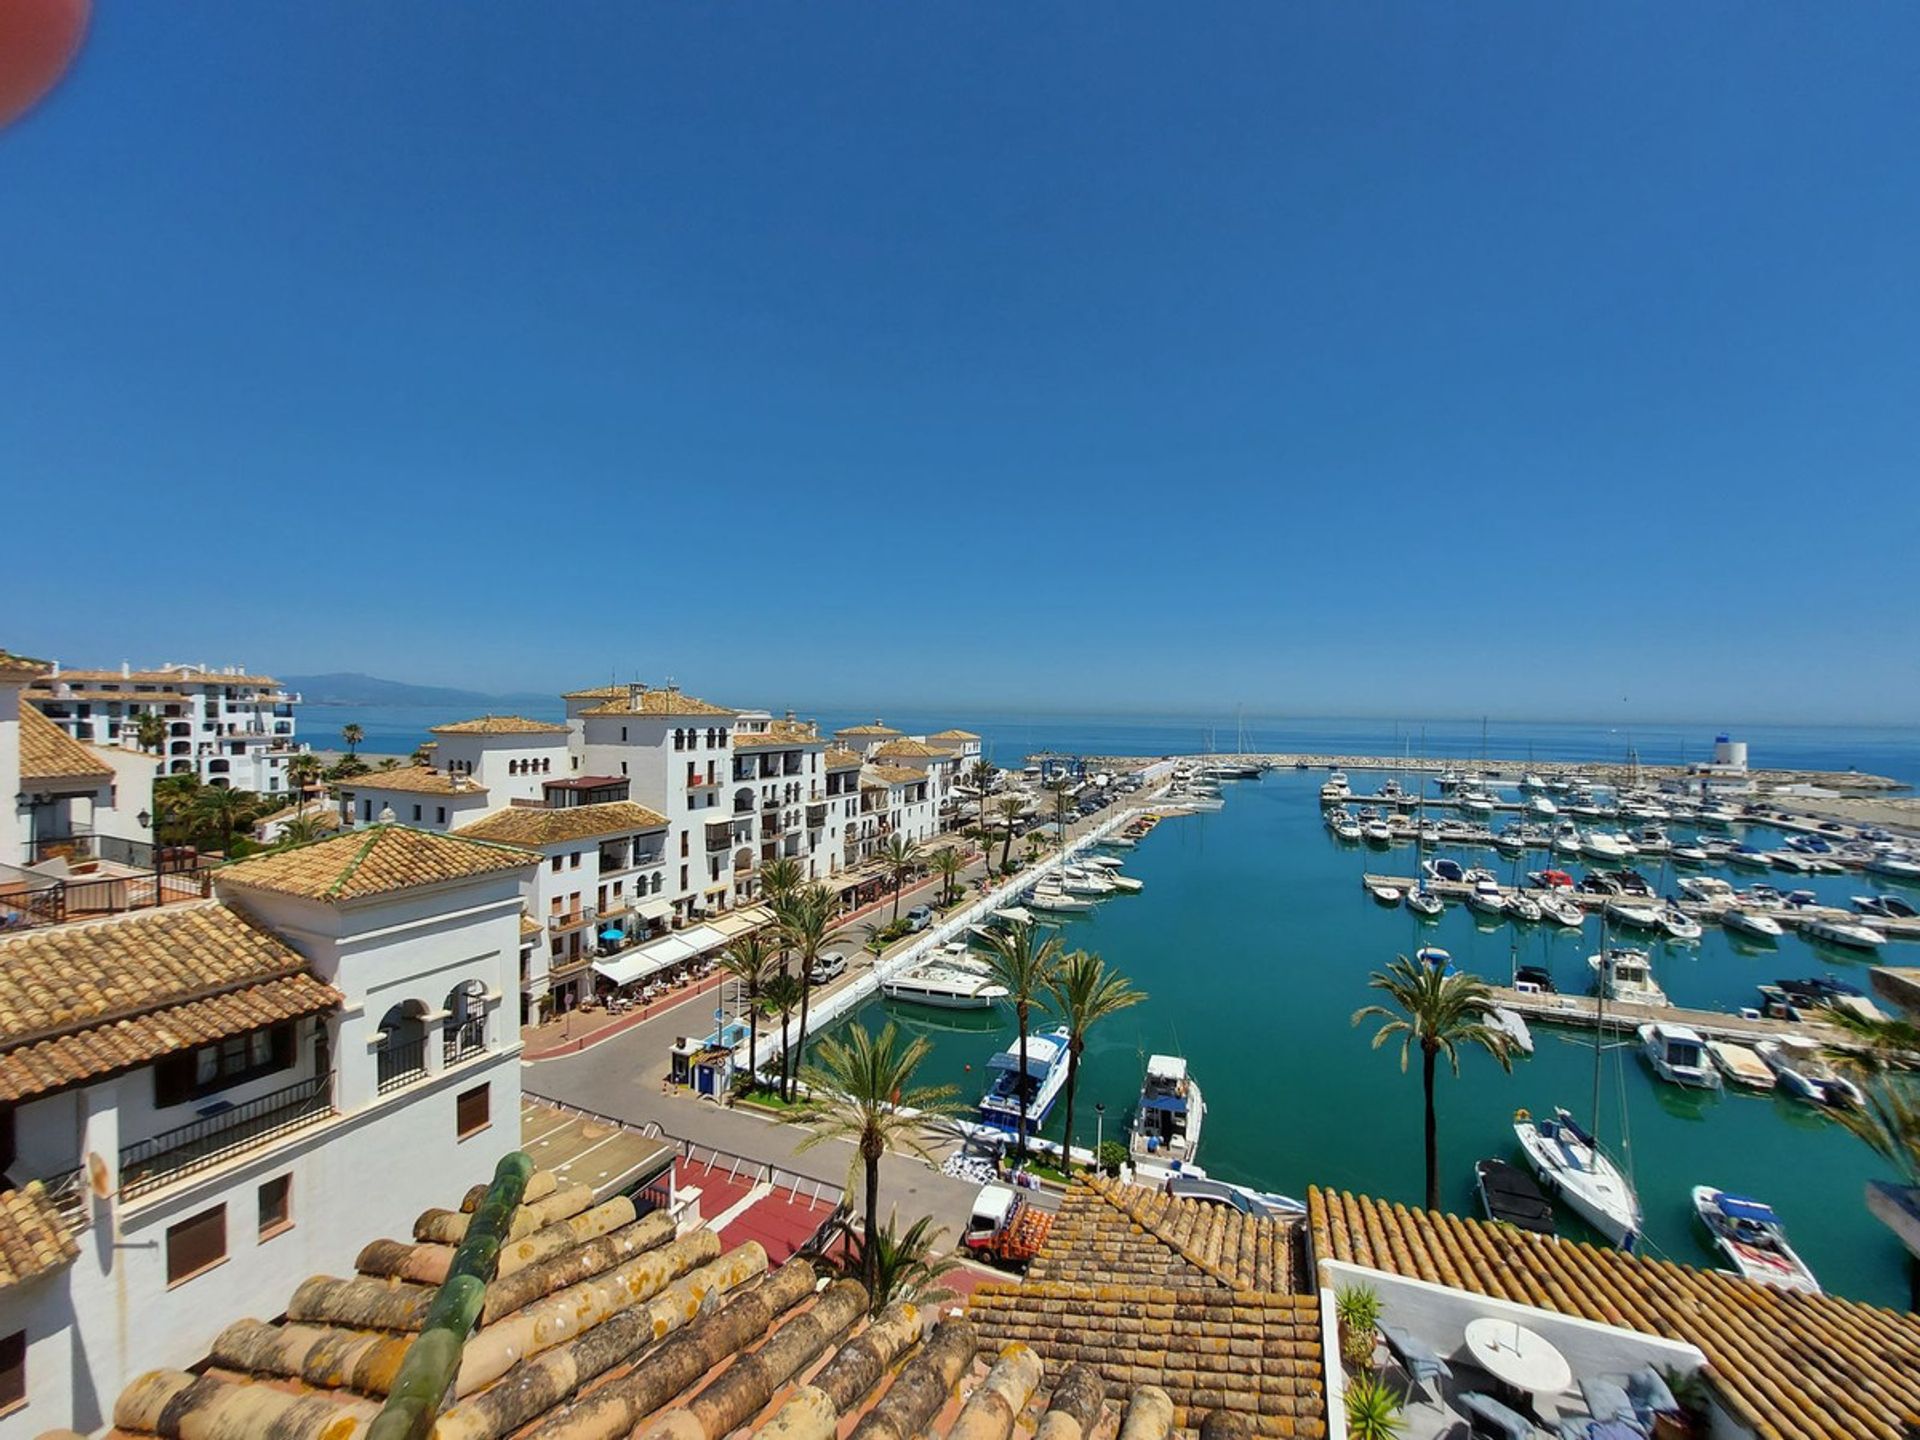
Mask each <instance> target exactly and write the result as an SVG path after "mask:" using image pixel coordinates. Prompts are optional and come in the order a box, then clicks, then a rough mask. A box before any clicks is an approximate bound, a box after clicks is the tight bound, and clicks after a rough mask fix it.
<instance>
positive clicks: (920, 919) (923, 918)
mask: <svg viewBox="0 0 1920 1440" xmlns="http://www.w3.org/2000/svg"><path fill="white" fill-rule="evenodd" d="M932 923H933V907H932V906H931V905H916V906H914V907H913V909H911V910H909V911H907V933H908V934H918V933H919V932H920V931H922V930H924V929H926V928H927V927H928V926H929V925H931V924H932Z"/></svg>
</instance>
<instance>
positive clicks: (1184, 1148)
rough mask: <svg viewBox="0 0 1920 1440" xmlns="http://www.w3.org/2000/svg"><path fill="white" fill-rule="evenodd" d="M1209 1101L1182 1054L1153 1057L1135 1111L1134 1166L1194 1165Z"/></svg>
mask: <svg viewBox="0 0 1920 1440" xmlns="http://www.w3.org/2000/svg"><path fill="white" fill-rule="evenodd" d="M1206 1114H1207V1105H1206V1100H1205V1099H1204V1098H1203V1097H1202V1096H1201V1094H1200V1087H1199V1085H1198V1084H1196V1083H1195V1081H1194V1079H1193V1077H1192V1076H1191V1075H1189V1074H1188V1073H1187V1062H1186V1060H1185V1058H1184V1057H1182V1056H1179V1055H1149V1056H1148V1057H1147V1074H1146V1079H1145V1081H1144V1082H1143V1083H1142V1084H1141V1086H1140V1102H1139V1104H1138V1105H1137V1106H1136V1107H1135V1108H1134V1112H1133V1127H1132V1130H1131V1132H1130V1133H1129V1135H1128V1137H1127V1153H1128V1154H1129V1155H1130V1156H1131V1157H1132V1159H1133V1163H1134V1164H1135V1165H1139V1164H1142V1163H1146V1164H1151V1165H1165V1164H1168V1163H1169V1162H1175V1161H1177V1162H1179V1163H1181V1164H1183V1165H1184V1164H1188V1163H1191V1162H1192V1160H1193V1158H1194V1156H1195V1155H1196V1154H1197V1153H1198V1152H1199V1149H1200V1124H1201V1122H1202V1121H1203V1120H1204V1119H1205V1118H1206Z"/></svg>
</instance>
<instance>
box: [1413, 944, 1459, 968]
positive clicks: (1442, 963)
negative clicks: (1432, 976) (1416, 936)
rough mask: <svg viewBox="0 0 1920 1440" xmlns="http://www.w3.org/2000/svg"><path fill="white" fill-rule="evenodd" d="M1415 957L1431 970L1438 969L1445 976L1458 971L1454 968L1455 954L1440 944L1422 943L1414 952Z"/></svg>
mask: <svg viewBox="0 0 1920 1440" xmlns="http://www.w3.org/2000/svg"><path fill="white" fill-rule="evenodd" d="M1413 958H1414V959H1416V960H1418V961H1419V962H1420V963H1421V964H1422V965H1425V966H1426V967H1427V968H1428V969H1429V970H1438V971H1439V972H1440V973H1441V974H1442V975H1443V976H1445V975H1453V974H1456V973H1458V972H1456V971H1455V970H1454V968H1453V955H1452V954H1451V953H1450V952H1448V951H1446V950H1442V949H1441V948H1440V947H1439V946H1438V945H1422V946H1421V947H1420V948H1419V949H1418V950H1416V951H1414V952H1413Z"/></svg>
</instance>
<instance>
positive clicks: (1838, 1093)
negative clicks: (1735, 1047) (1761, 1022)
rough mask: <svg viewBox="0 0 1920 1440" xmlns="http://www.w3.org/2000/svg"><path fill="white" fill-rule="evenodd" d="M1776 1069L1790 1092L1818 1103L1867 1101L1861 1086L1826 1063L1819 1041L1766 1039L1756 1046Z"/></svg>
mask: <svg viewBox="0 0 1920 1440" xmlns="http://www.w3.org/2000/svg"><path fill="white" fill-rule="evenodd" d="M1753 1048H1754V1049H1755V1050H1756V1051H1758V1052H1759V1055H1760V1058H1761V1059H1762V1060H1764V1061H1766V1062H1767V1068H1768V1069H1769V1070H1771V1071H1773V1075H1774V1082H1775V1083H1776V1084H1777V1085H1778V1086H1779V1087H1780V1088H1781V1089H1782V1090H1784V1091H1786V1092H1787V1094H1789V1095H1792V1096H1794V1097H1795V1098H1796V1099H1800V1100H1810V1101H1812V1102H1813V1103H1814V1104H1815V1105H1851V1106H1856V1107H1858V1106H1862V1105H1865V1104H1866V1096H1864V1095H1862V1094H1861V1093H1860V1087H1859V1086H1858V1085H1856V1084H1854V1083H1853V1081H1851V1080H1849V1079H1848V1078H1847V1077H1846V1076H1844V1075H1842V1074H1840V1073H1839V1072H1838V1071H1837V1070H1835V1069H1834V1068H1833V1067H1832V1066H1831V1065H1829V1064H1828V1063H1827V1062H1826V1059H1825V1057H1824V1056H1823V1055H1822V1054H1821V1047H1820V1044H1819V1042H1818V1041H1815V1040H1808V1039H1805V1038H1803V1037H1802V1036H1799V1035H1782V1036H1780V1037H1778V1038H1777V1039H1773V1040H1762V1041H1761V1042H1760V1043H1759V1044H1758V1045H1756V1046H1754V1047H1753Z"/></svg>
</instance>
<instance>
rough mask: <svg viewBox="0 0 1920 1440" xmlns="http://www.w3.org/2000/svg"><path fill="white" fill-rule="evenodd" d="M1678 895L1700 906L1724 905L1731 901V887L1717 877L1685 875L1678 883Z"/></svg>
mask: <svg viewBox="0 0 1920 1440" xmlns="http://www.w3.org/2000/svg"><path fill="white" fill-rule="evenodd" d="M1679 886H1680V893H1681V894H1682V895H1684V896H1686V897H1687V899H1689V900H1698V901H1699V902H1700V903H1701V904H1702V905H1725V904H1726V903H1727V902H1728V901H1729V900H1731V899H1733V886H1731V885H1729V884H1728V883H1727V882H1726V881H1724V880H1722V879H1721V878H1720V877H1719V876H1718V875H1687V876H1684V877H1683V878H1682V879H1681V880H1680V882H1679Z"/></svg>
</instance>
